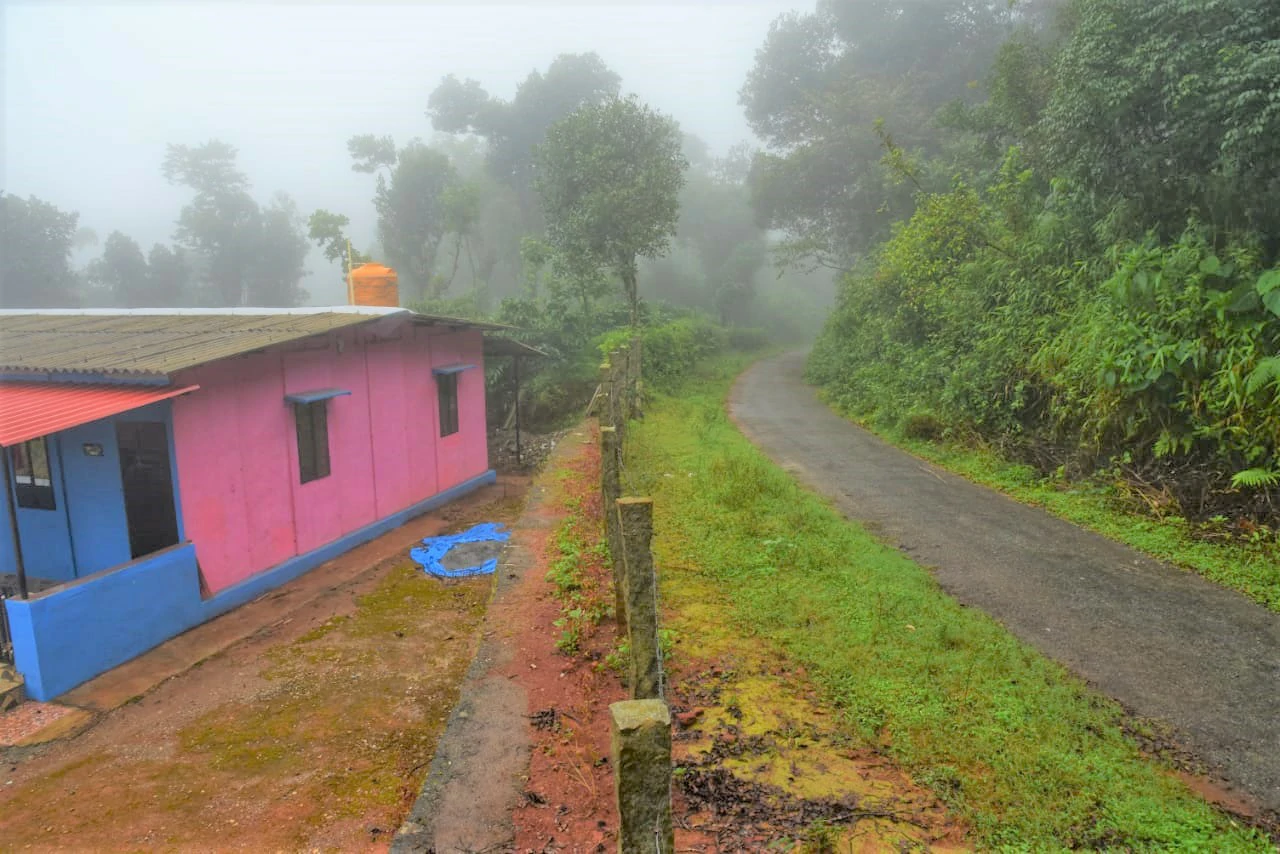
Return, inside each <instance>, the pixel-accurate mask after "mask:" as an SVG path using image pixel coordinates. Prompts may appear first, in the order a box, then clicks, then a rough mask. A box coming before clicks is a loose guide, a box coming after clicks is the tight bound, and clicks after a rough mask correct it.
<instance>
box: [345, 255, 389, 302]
mask: <svg viewBox="0 0 1280 854" xmlns="http://www.w3.org/2000/svg"><path fill="white" fill-rule="evenodd" d="M398 281H399V277H398V276H396V271H395V270H393V269H391V268H390V267H384V266H383V265H381V264H357V265H356V267H355V269H353V270H352V271H351V304H352V305H386V306H391V307H392V308H398V307H399V306H400V286H399V285H398V284H397V282H398Z"/></svg>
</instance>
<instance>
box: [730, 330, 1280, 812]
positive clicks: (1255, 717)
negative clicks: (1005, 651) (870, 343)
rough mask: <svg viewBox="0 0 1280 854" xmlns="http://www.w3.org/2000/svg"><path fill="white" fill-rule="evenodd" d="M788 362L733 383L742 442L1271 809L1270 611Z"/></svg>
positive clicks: (1278, 619) (1279, 661)
mask: <svg viewBox="0 0 1280 854" xmlns="http://www.w3.org/2000/svg"><path fill="white" fill-rule="evenodd" d="M803 364H804V357H803V355H800V354H789V355H786V356H782V357H778V358H774V359H769V360H766V361H763V362H760V363H758V364H756V365H755V366H753V367H752V368H751V369H749V370H748V371H747V372H746V373H745V374H743V376H742V377H741V378H740V379H739V380H738V382H737V384H736V385H735V387H734V390H733V393H732V395H731V398H730V405H729V408H730V413H731V415H732V417H733V418H734V420H735V422H736V423H737V424H738V425H739V426H740V428H741V429H742V430H743V432H744V433H746V434H747V436H748V437H749V438H751V440H752V441H753V442H754V443H755V444H756V445H758V446H759V447H760V448H761V449H763V450H764V451H765V452H766V453H767V454H769V455H770V456H771V457H772V458H773V459H774V460H775V461H777V462H778V463H779V464H781V465H782V466H783V467H784V468H787V469H788V470H790V471H792V472H794V473H795V474H796V475H797V476H798V477H799V478H800V479H801V480H802V481H804V482H805V483H806V484H807V485H808V486H810V487H811V488H813V489H814V490H816V491H817V492H819V493H821V494H823V495H826V496H828V497H829V498H831V499H832V500H833V501H834V502H835V503H836V505H837V506H838V507H839V508H840V510H841V511H842V512H844V513H845V514H846V515H847V516H849V517H851V518H854V519H857V520H859V521H861V522H862V523H864V524H865V525H866V526H867V527H868V528H869V529H870V530H872V531H873V532H874V533H876V534H877V535H878V536H880V537H882V538H883V539H885V540H886V541H888V542H891V543H893V544H895V545H896V546H897V547H899V548H900V549H902V550H903V551H904V552H906V553H907V554H909V555H910V556H911V557H912V558H913V559H915V560H916V561H918V562H920V563H922V564H924V565H926V566H929V567H931V568H932V569H933V572H934V576H935V577H936V578H937V579H938V581H939V583H940V584H941V585H942V587H943V588H944V589H946V590H947V592H948V593H950V594H951V595H953V596H955V597H956V599H958V600H959V601H960V602H962V603H964V604H967V605H973V606H977V607H979V608H981V609H982V610H984V611H986V612H987V613H989V614H991V615H992V616H994V617H996V618H997V619H999V620H1001V621H1002V622H1003V623H1004V624H1005V625H1006V626H1007V627H1008V628H1009V629H1010V630H1011V631H1012V632H1013V633H1014V634H1016V635H1017V636H1018V637H1020V638H1022V639H1023V640H1025V641H1027V642H1028V643H1031V644H1033V645H1034V646H1036V647H1038V648H1039V649H1040V650H1042V651H1043V652H1044V653H1045V654H1047V655H1049V656H1050V657H1052V658H1054V659H1056V660H1057V661H1060V662H1062V663H1063V664H1065V665H1067V666H1068V667H1070V668H1071V669H1073V670H1075V671H1076V672H1077V673H1079V674H1080V675H1082V676H1083V677H1084V678H1086V679H1088V680H1089V681H1090V682H1091V683H1092V684H1094V685H1095V686H1096V687H1097V688H1098V689H1099V690H1101V691H1102V692H1103V693H1105V694H1108V695H1109V696H1111V697H1114V698H1116V699H1117V700H1119V701H1120V702H1121V703H1123V704H1125V705H1126V706H1128V707H1130V708H1131V709H1133V710H1134V711H1135V712H1136V713H1137V714H1139V715H1141V716H1144V717H1150V718H1155V719H1159V720H1162V721H1167V722H1168V723H1170V724H1171V725H1172V726H1173V727H1175V728H1176V729H1177V730H1178V731H1179V732H1180V735H1181V737H1182V738H1184V739H1185V740H1186V742H1187V746H1188V747H1190V748H1191V749H1192V750H1193V751H1195V752H1196V753H1197V754H1199V755H1200V756H1201V757H1202V758H1204V759H1205V760H1206V761H1207V762H1208V763H1209V764H1210V765H1211V766H1212V768H1213V769H1214V770H1215V771H1216V772H1218V773H1220V774H1221V775H1222V777H1223V779H1224V780H1225V781H1226V782H1227V784H1228V785H1229V786H1232V787H1236V788H1238V790H1240V791H1241V792H1243V793H1247V794H1248V795H1250V796H1252V798H1253V799H1255V800H1256V801H1257V803H1258V804H1260V805H1261V807H1262V808H1263V809H1264V810H1267V811H1270V812H1273V813H1274V812H1280V713H1278V712H1277V697H1278V696H1280V615H1277V614H1274V613H1272V612H1270V611H1267V610H1266V609H1264V608H1262V607H1261V606H1259V605H1255V604H1253V603H1252V602H1249V601H1248V600H1246V599H1245V598H1244V597H1242V596H1239V595H1237V594H1235V593H1232V592H1230V591H1227V590H1223V589H1221V588H1219V587H1216V586H1214V585H1213V584H1210V583H1209V582H1207V581H1205V580H1203V579H1201V578H1200V577H1198V576H1196V575H1194V574H1191V573H1188V572H1184V571H1181V570H1178V569H1176V568H1172V567H1169V566H1166V565H1164V564H1161V563H1159V562H1157V561H1154V560H1152V559H1150V558H1147V557H1145V556H1143V555H1141V554H1139V553H1138V552H1135V551H1133V550H1131V549H1129V548H1127V547H1125V546H1122V545H1119V544H1117V543H1115V542H1112V541H1111V540H1108V539H1105V538H1104V537H1101V536H1098V535H1096V534H1093V533H1091V532H1088V531H1084V530H1082V529H1080V528H1077V527H1075V526H1074V525H1071V524H1069V523H1067V522H1064V521H1061V520H1059V519H1057V518H1055V517H1053V516H1050V515H1049V514H1048V513H1045V512H1043V511H1040V510H1037V509H1035V508H1031V507H1027V506H1024V505H1021V504H1018V503H1017V502H1014V501H1012V500H1010V499H1007V498H1005V497H1004V496H1001V495H999V494H998V493H995V492H993V491H991V490H988V489H985V488H983V487H979V486H976V485H974V484H972V483H969V482H968V481H966V480H963V479H962V478H959V477H957V476H955V475H952V474H949V473H947V472H945V471H942V470H941V469H938V468H935V467H934V466H931V465H929V464H928V463H925V462H923V461H922V460H919V459H917V458H916V457H913V456H911V455H909V454H906V453H904V452H902V451H899V450H897V449H896V448H893V447H891V446H889V445H888V444H886V443H884V442H882V441H880V440H879V439H877V438H876V437H875V436H873V435H871V434H870V433H868V432H866V431H865V430H862V429H860V428H859V427H857V426H855V425H853V424H851V423H849V422H848V421H845V420H844V419H842V418H840V417H839V416H837V415H836V414H834V413H833V412H831V411H830V410H829V409H828V408H827V407H826V406H825V405H823V404H822V402H820V401H819V400H818V399H817V396H816V394H815V392H814V390H813V389H812V388H811V387H809V386H807V385H805V384H804V382H803V380H802V371H803Z"/></svg>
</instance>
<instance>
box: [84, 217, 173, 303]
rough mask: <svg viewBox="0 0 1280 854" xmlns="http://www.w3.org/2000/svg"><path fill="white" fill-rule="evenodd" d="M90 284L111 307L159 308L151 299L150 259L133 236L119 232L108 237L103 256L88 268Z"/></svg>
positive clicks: (114, 232) (103, 247)
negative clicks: (148, 259) (151, 306)
mask: <svg viewBox="0 0 1280 854" xmlns="http://www.w3.org/2000/svg"><path fill="white" fill-rule="evenodd" d="M87 272H88V277H89V281H90V282H92V283H93V285H94V286H96V287H97V288H100V289H101V291H102V292H103V294H104V296H105V297H106V299H108V300H109V301H110V303H111V304H112V305H118V306H129V307H135V306H147V305H157V304H158V303H155V302H153V301H152V299H151V293H150V290H149V285H150V282H149V281H148V279H149V276H148V273H149V270H148V268H147V257H146V256H145V255H143V254H142V247H140V246H139V245H138V243H137V241H135V240H134V239H133V238H132V237H129V236H128V235H127V234H124V233H122V232H119V231H113V232H111V233H110V234H108V235H107V239H106V242H104V243H103V244H102V257H101V258H98V259H96V260H94V261H93V262H92V263H91V264H90V265H89V268H88V271H87Z"/></svg>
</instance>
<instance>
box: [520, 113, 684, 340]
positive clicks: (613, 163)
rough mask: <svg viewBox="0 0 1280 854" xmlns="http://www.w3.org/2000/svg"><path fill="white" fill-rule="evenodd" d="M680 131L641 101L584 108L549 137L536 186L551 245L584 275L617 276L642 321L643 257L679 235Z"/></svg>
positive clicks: (540, 154)
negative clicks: (603, 271)
mask: <svg viewBox="0 0 1280 854" xmlns="http://www.w3.org/2000/svg"><path fill="white" fill-rule="evenodd" d="M681 143H682V138H681V134H680V128H679V125H677V124H676V122H675V121H674V120H673V119H671V118H669V117H668V116H665V115H662V114H661V113H658V112H656V111H654V110H653V109H651V108H650V107H648V106H647V105H645V104H643V103H641V102H640V101H639V99H637V98H636V97H635V96H630V97H627V98H610V99H608V100H606V101H603V102H601V103H599V104H591V105H588V106H585V107H582V108H581V109H579V110H578V111H577V112H574V113H572V114H571V115H569V116H568V117H566V118H564V119H562V120H561V121H559V122H557V123H556V124H555V125H554V126H552V128H551V129H550V130H549V131H548V132H547V138H546V141H545V142H544V143H543V144H542V145H541V146H539V148H538V153H537V179H536V182H535V186H536V188H537V191H538V194H539V196H540V197H541V199H542V209H543V212H544V213H545V215H546V218H547V238H548V240H549V241H550V243H551V244H552V246H554V247H555V248H556V249H557V250H558V251H559V252H561V253H562V254H563V255H564V256H565V258H566V259H569V262H570V263H571V264H572V265H573V266H575V267H577V268H579V269H583V270H586V269H599V268H602V267H607V268H610V269H612V270H613V271H614V272H615V273H616V274H617V275H618V276H619V277H620V278H621V279H622V283H623V288H624V292H625V294H626V297H627V300H628V302H629V303H630V305H631V315H632V322H633V324H634V323H635V322H636V321H637V319H638V312H639V294H638V291H637V285H636V277H637V271H636V258H637V256H645V257H658V256H660V255H662V254H663V253H665V252H666V250H667V246H668V243H669V241H670V239H671V238H672V237H673V236H674V235H675V233H676V222H677V219H678V216H679V211H680V202H679V195H680V188H681V187H682V186H683V185H684V172H685V169H686V168H687V167H688V161H687V160H686V159H685V156H684V154H683V152H682V147H681Z"/></svg>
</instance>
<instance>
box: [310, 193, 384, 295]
mask: <svg viewBox="0 0 1280 854" xmlns="http://www.w3.org/2000/svg"><path fill="white" fill-rule="evenodd" d="M350 224H351V220H350V218H349V217H347V216H345V215H344V214H336V213H330V212H329V211H326V210H323V209H321V210H317V211H316V212H315V213H313V214H311V217H310V219H308V220H307V229H308V230H307V236H308V237H309V238H311V241H312V242H313V243H315V244H316V245H317V246H319V247H320V249H321V250H322V251H323V252H324V257H325V259H326V260H327V261H329V262H331V263H337V264H339V265H341V267H342V276H343V278H346V277H347V275H348V274H349V273H350V272H351V265H352V264H364V263H366V262H368V261H372V260H373V259H372V258H371V257H369V256H368V255H365V254H363V253H361V252H360V251H359V250H356V249H350V246H351V241H350V239H349V238H348V237H347V232H346V228H347V226H348V225H350ZM348 250H349V254H348Z"/></svg>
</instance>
